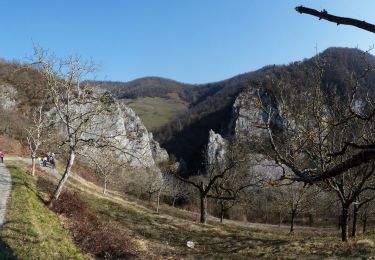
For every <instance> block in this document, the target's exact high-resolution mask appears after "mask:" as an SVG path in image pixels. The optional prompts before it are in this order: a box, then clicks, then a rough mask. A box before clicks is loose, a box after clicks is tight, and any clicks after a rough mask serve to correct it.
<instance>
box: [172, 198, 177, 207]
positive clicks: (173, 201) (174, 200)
mask: <svg viewBox="0 0 375 260" xmlns="http://www.w3.org/2000/svg"><path fill="white" fill-rule="evenodd" d="M175 203H176V197H173V200H172V207H174V206H175Z"/></svg>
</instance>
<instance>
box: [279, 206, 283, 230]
mask: <svg viewBox="0 0 375 260" xmlns="http://www.w3.org/2000/svg"><path fill="white" fill-rule="evenodd" d="M281 222H283V220H282V217H281V210H279V227H281Z"/></svg>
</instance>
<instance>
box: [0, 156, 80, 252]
mask: <svg viewBox="0 0 375 260" xmlns="http://www.w3.org/2000/svg"><path fill="white" fill-rule="evenodd" d="M7 167H8V168H9V170H10V171H11V175H12V183H13V186H12V192H11V199H10V200H9V204H8V212H7V215H6V224H5V225H4V227H3V229H2V230H1V232H0V237H1V243H0V259H6V258H7V255H8V257H9V258H11V259H12V258H13V257H11V255H12V254H14V255H15V256H16V258H18V259H86V257H84V256H83V255H82V254H81V253H79V251H78V249H77V248H76V246H75V245H74V244H73V242H72V240H71V239H70V235H69V234H68V232H67V231H66V230H64V229H63V227H62V225H61V223H60V221H59V218H58V217H57V216H56V214H54V213H53V212H51V211H50V210H49V209H48V208H47V207H46V206H45V205H44V204H43V203H42V201H41V200H40V199H39V197H38V193H37V191H36V187H35V180H34V179H33V178H32V177H31V176H29V175H27V174H26V173H25V170H23V169H22V167H21V166H20V165H17V164H13V163H8V164H7ZM6 247H8V248H7V249H6Z"/></svg>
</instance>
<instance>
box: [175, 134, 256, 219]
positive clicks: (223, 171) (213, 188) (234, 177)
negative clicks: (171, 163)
mask: <svg viewBox="0 0 375 260" xmlns="http://www.w3.org/2000/svg"><path fill="white" fill-rule="evenodd" d="M242 148H243V147H242ZM224 151H225V152H224V153H221V154H220V157H219V158H218V157H214V158H215V159H214V160H212V159H210V155H209V154H208V153H207V152H206V153H205V169H204V172H202V173H198V174H197V175H196V176H192V177H190V178H184V177H182V176H181V175H178V174H175V176H176V178H178V179H179V180H181V181H183V182H185V183H187V184H189V185H191V186H192V187H194V188H195V189H196V190H197V191H198V193H199V201H200V222H201V223H206V221H207V199H213V200H226V201H231V200H232V201H233V200H236V199H238V197H239V195H240V193H241V192H242V191H244V190H246V189H247V188H249V187H254V186H257V185H259V183H260V180H258V179H256V178H254V175H253V174H251V172H250V173H249V172H248V171H247V170H246V169H245V170H244V168H243V166H244V163H245V162H246V159H245V157H246V156H245V155H246V153H245V152H243V151H241V145H240V143H237V142H235V141H233V143H231V144H229V145H228V146H227V147H226V149H225V150H224Z"/></svg>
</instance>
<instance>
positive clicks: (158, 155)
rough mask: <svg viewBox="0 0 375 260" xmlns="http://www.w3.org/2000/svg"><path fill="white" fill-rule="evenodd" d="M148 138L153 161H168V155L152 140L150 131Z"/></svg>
mask: <svg viewBox="0 0 375 260" xmlns="http://www.w3.org/2000/svg"><path fill="white" fill-rule="evenodd" d="M148 138H149V140H150V147H151V151H152V157H153V158H154V160H155V162H156V163H158V162H164V161H168V159H169V155H168V153H167V151H166V150H165V149H163V148H161V147H160V145H159V143H158V142H157V141H155V140H154V137H153V135H152V133H148Z"/></svg>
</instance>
